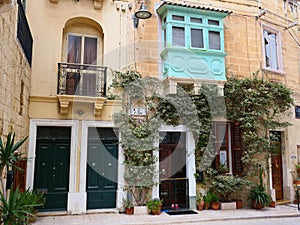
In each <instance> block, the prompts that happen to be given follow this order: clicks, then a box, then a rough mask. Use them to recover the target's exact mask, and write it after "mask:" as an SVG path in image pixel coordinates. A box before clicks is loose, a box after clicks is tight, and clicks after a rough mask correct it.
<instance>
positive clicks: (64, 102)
mask: <svg viewBox="0 0 300 225" xmlns="http://www.w3.org/2000/svg"><path fill="white" fill-rule="evenodd" d="M57 97H58V101H59V113H60V114H63V115H66V114H68V112H69V105H70V99H69V98H68V97H65V96H57Z"/></svg>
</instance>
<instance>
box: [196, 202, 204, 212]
mask: <svg viewBox="0 0 300 225" xmlns="http://www.w3.org/2000/svg"><path fill="white" fill-rule="evenodd" d="M203 207H204V203H203V204H201V203H197V210H199V211H201V210H203Z"/></svg>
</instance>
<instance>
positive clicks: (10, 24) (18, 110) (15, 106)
mask: <svg viewBox="0 0 300 225" xmlns="http://www.w3.org/2000/svg"><path fill="white" fill-rule="evenodd" d="M2 6H3V5H2ZM2 6H1V5H0V135H1V136H6V135H7V134H8V132H10V131H14V132H15V133H16V138H17V140H19V139H21V138H22V137H25V136H28V133H29V117H28V109H29V106H28V99H29V92H30V90H29V89H30V77H31V69H30V66H29V64H28V61H27V59H26V58H25V56H24V53H23V50H22V47H21V45H20V44H19V42H18V39H17V37H16V33H17V11H18V7H17V5H12V7H8V8H6V9H5V10H1V7H2ZM2 9H3V8H2ZM23 148H24V149H25V148H26V146H25V145H24V146H23Z"/></svg>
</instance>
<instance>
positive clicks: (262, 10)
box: [255, 8, 267, 19]
mask: <svg viewBox="0 0 300 225" xmlns="http://www.w3.org/2000/svg"><path fill="white" fill-rule="evenodd" d="M266 12H267V10H266V9H261V8H260V12H259V13H258V14H257V16H255V17H256V19H258V18H259V17H261V16H263V15H265V14H266Z"/></svg>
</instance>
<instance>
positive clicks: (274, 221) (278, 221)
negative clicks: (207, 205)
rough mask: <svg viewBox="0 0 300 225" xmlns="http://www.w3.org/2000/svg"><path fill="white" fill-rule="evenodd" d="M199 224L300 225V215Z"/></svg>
mask: <svg viewBox="0 0 300 225" xmlns="http://www.w3.org/2000/svg"><path fill="white" fill-rule="evenodd" d="M195 224H197V223H186V224H185V225H195ZM198 224H205V225H219V224H222V225H299V224H300V217H287V218H285V217H283V218H264V219H251V220H249V219H244V220H229V221H222V223H221V222H220V221H215V222H199V223H198Z"/></svg>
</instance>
